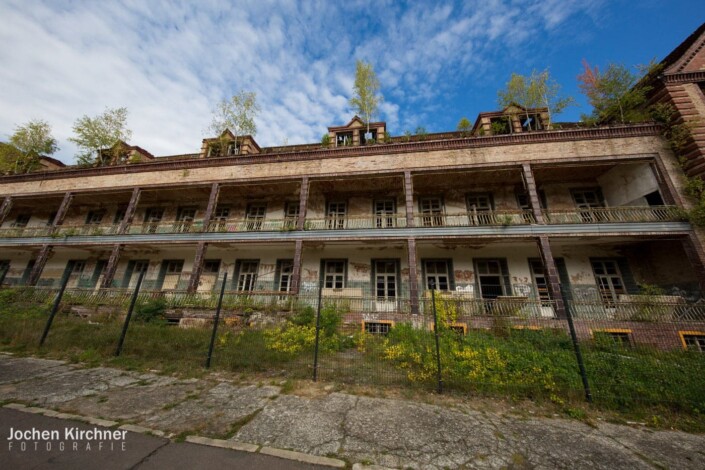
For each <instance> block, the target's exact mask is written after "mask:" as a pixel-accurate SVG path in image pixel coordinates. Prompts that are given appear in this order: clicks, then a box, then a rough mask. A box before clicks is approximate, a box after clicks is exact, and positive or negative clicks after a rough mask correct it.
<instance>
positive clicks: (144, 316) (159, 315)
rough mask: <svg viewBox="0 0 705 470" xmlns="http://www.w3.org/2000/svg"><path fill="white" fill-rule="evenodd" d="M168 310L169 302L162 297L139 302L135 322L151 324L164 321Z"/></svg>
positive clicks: (136, 307)
mask: <svg viewBox="0 0 705 470" xmlns="http://www.w3.org/2000/svg"><path fill="white" fill-rule="evenodd" d="M166 308H167V302H166V300H165V299H164V298H162V297H158V298H155V299H148V300H145V301H142V302H139V303H138V304H137V305H135V321H139V322H144V323H149V322H155V321H160V320H164V313H165V312H166Z"/></svg>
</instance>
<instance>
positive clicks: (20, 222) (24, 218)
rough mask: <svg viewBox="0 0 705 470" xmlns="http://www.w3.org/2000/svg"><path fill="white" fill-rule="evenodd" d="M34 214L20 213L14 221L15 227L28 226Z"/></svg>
mask: <svg viewBox="0 0 705 470" xmlns="http://www.w3.org/2000/svg"><path fill="white" fill-rule="evenodd" d="M31 218H32V216H31V215H30V214H19V215H18V216H17V218H16V219H15V221H14V222H13V223H12V226H13V227H17V228H24V227H26V226H27V224H28V223H29V219H31Z"/></svg>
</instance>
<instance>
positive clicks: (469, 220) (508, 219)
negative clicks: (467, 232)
mask: <svg viewBox="0 0 705 470" xmlns="http://www.w3.org/2000/svg"><path fill="white" fill-rule="evenodd" d="M414 221H415V222H416V226H417V227H478V226H490V225H494V226H506V225H530V224H535V223H536V220H535V219H534V214H533V213H532V212H531V211H530V210H513V211H511V210H507V211H476V212H462V213H458V214H442V213H435V214H415V215H414Z"/></svg>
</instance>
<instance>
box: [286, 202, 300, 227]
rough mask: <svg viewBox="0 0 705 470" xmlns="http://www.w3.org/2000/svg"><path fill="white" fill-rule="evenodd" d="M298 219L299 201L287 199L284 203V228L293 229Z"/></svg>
mask: <svg viewBox="0 0 705 470" xmlns="http://www.w3.org/2000/svg"><path fill="white" fill-rule="evenodd" d="M298 221H299V202H298V201H289V202H287V203H286V204H284V228H287V229H289V230H293V229H295V228H296V224H297V223H298Z"/></svg>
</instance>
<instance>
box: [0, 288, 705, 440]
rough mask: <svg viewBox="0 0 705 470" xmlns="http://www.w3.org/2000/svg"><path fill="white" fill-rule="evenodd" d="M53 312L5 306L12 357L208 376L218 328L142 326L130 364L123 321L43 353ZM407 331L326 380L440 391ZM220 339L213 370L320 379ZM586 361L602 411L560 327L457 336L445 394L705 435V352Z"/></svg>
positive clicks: (420, 346) (322, 364)
mask: <svg viewBox="0 0 705 470" xmlns="http://www.w3.org/2000/svg"><path fill="white" fill-rule="evenodd" d="M0 300H2V299H0ZM47 311H48V306H47V305H18V304H13V303H0V350H3V351H8V352H13V353H15V354H19V355H32V356H41V357H50V358H59V359H65V360H69V361H71V362H75V363H83V364H86V365H88V366H90V367H95V366H108V367H119V368H123V369H128V370H135V371H141V372H145V371H155V370H156V371H159V372H160V373H162V374H176V375H179V376H182V377H203V376H204V375H205V374H206V370H205V369H204V363H205V359H206V355H207V351H208V344H209V341H210V333H211V331H210V329H199V328H194V329H183V328H177V327H174V326H169V325H167V324H166V323H165V322H160V321H149V322H139V321H135V322H133V323H131V324H130V327H129V331H128V334H127V337H126V340H125V344H124V347H123V352H122V355H121V356H120V357H115V356H114V352H115V348H116V345H117V340H118V338H119V336H120V332H121V329H122V319H119V318H117V317H116V316H113V317H112V318H110V317H107V316H106V317H93V318H92V319H91V321H90V322H89V321H87V320H85V319H81V318H78V317H75V316H72V315H69V314H66V313H60V314H59V315H57V317H56V318H55V320H54V324H53V326H52V329H51V331H50V333H49V336H48V338H47V341H46V343H45V344H44V346H43V347H42V348H39V346H38V343H39V337H40V336H41V332H42V331H43V328H44V325H45V322H46V316H47ZM395 330H396V332H395ZM395 330H393V332H392V333H390V335H389V336H388V337H387V338H382V337H370V338H366V339H365V344H364V348H361V347H360V346H359V344H358V345H356V344H355V341H353V339H351V338H348V337H345V336H344V335H343V336H342V340H341V341H340V344H341V346H340V348H338V349H328V350H322V351H321V353H320V357H319V369H318V371H319V374H318V375H319V378H320V379H321V380H330V381H333V382H337V383H347V384H354V386H358V387H363V388H364V387H368V388H369V389H370V390H373V391H374V390H381V388H380V385H384V386H387V387H390V386H391V387H396V388H397V389H398V390H399V395H400V396H402V397H403V396H409V395H413V396H416V394H417V393H424V391H429V392H430V391H433V390H435V387H436V376H435V349H434V348H433V342H432V338H433V335H432V333H430V332H427V331H422V330H416V331H414V330H411V329H407V330H404V328H400V325H397V327H395ZM219 331H220V332H219V335H218V338H217V341H216V348H215V351H214V354H213V360H212V365H211V369H212V370H213V371H223V372H229V373H237V374H241V379H245V380H248V378H249V380H252V378H253V377H257V378H258V380H265V381H266V382H271V381H272V380H277V381H282V383H283V384H284V385H283V387H282V393H284V394H286V393H292V391H293V390H294V383H295V381H296V380H297V379H298V380H302V381H310V379H311V377H312V372H313V364H312V362H313V361H312V359H313V350H312V348H309V347H305V348H303V349H301V350H298V351H297V352H295V353H287V352H282V351H275V350H272V349H271V348H269V347H268V343H267V338H266V333H265V332H264V331H262V330H245V331H243V332H237V331H235V330H229V329H228V328H226V327H223V328H221V329H220V330H219ZM346 338H347V339H346ZM356 341H357V340H356ZM395 345H399V346H400V347H408V348H409V349H408V354H407V355H404V354H401V355H398V356H390V355H389V354H388V349H389V347H390V346H395ZM414 354H418V356H419V360H418V361H416V360H415V359H414V358H415V357H416V356H414ZM583 355H584V357H585V364H586V368H587V370H588V380H589V382H590V385H591V387H592V391H593V396H594V399H595V404H594V405H593V406H591V407H589V406H588V405H586V404H585V402H584V392H583V389H582V383H581V381H580V376H579V374H578V368H577V365H576V362H575V356H574V353H573V349H572V344H571V342H570V340H569V338H568V337H567V336H566V335H565V334H563V333H559V332H555V331H550V330H542V331H531V330H513V331H507V330H498V331H471V332H469V333H468V335H466V336H464V337H461V336H458V335H455V334H448V335H446V336H442V341H441V357H442V368H443V381H444V392H446V393H449V394H451V395H456V396H459V397H468V396H473V397H478V396H479V397H492V398H495V399H496V398H500V399H503V398H509V399H510V400H516V401H517V402H519V401H521V400H524V399H527V398H528V399H530V400H534V401H535V402H537V403H541V402H548V403H550V405H551V406H553V407H554V409H557V410H560V411H561V412H562V413H563V415H565V416H567V417H571V418H574V419H579V420H583V421H588V420H589V419H590V416H591V414H592V413H593V412H594V411H595V410H597V411H600V412H602V411H604V412H606V413H608V415H609V416H610V420H612V421H617V422H619V421H620V420H624V421H636V422H641V423H645V424H647V425H650V426H654V427H675V428H679V429H684V430H690V431H700V432H705V355H703V354H699V353H694V352H684V351H672V352H668V351H657V350H651V349H644V348H642V349H632V348H623V347H620V346H619V345H615V344H611V343H598V344H590V343H587V344H584V345H583ZM407 356H408V357H407ZM461 359H462V360H461ZM415 361H416V362H415ZM426 372H429V374H426ZM414 374H416V375H414ZM387 390H389V389H387ZM374 393H386V392H384V391H380V392H374Z"/></svg>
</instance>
